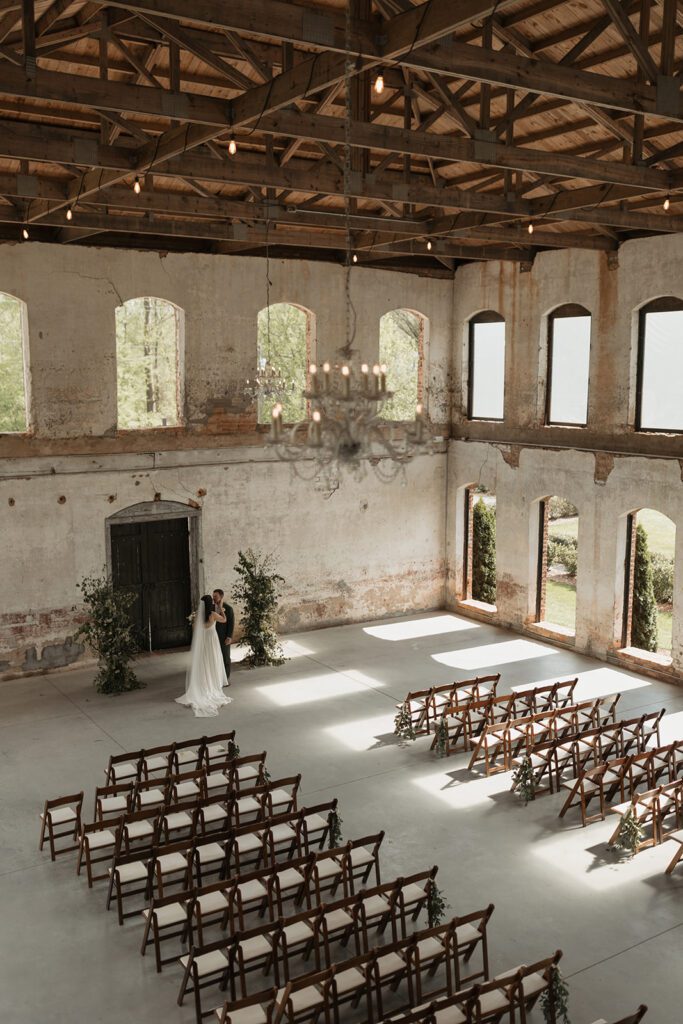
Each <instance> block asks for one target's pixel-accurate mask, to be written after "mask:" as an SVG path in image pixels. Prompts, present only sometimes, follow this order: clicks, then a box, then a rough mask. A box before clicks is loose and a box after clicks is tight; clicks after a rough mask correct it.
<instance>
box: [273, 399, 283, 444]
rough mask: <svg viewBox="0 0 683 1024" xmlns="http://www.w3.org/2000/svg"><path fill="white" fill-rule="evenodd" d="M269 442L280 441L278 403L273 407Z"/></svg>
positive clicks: (280, 412) (280, 419) (280, 416)
mask: <svg viewBox="0 0 683 1024" xmlns="http://www.w3.org/2000/svg"><path fill="white" fill-rule="evenodd" d="M270 439H271V441H281V440H282V406H281V405H280V404H279V403H278V404H277V405H274V406H273V414H272V420H271V423H270Z"/></svg>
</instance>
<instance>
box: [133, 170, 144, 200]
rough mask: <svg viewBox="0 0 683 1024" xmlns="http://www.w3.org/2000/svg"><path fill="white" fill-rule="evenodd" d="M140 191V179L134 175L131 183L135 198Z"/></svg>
mask: <svg viewBox="0 0 683 1024" xmlns="http://www.w3.org/2000/svg"><path fill="white" fill-rule="evenodd" d="M141 191H142V185H141V184H140V179H139V177H138V176H137V174H136V175H135V181H134V182H133V192H135V195H136V196H139V195H140V193H141Z"/></svg>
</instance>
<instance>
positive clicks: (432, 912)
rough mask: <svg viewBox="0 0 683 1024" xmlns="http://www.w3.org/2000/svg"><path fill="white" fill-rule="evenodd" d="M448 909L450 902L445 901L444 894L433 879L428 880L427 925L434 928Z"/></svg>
mask: <svg viewBox="0 0 683 1024" xmlns="http://www.w3.org/2000/svg"><path fill="white" fill-rule="evenodd" d="M449 909H450V903H447V902H446V899H445V897H444V894H443V893H442V892H441V889H439V887H438V885H437V884H436V882H435V881H434V879H433V878H432V879H430V881H429V892H428V893H427V917H428V920H429V927H430V928H436V926H437V925H439V924H441V922H442V921H443V919H444V917H445V916H446V911H447V910H449Z"/></svg>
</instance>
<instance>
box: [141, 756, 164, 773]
mask: <svg viewBox="0 0 683 1024" xmlns="http://www.w3.org/2000/svg"><path fill="white" fill-rule="evenodd" d="M145 767H146V768H147V771H148V772H160V771H163V770H164V769H165V768H168V758H166V757H146V758H145Z"/></svg>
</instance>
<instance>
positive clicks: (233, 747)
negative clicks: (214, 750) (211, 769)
mask: <svg viewBox="0 0 683 1024" xmlns="http://www.w3.org/2000/svg"><path fill="white" fill-rule="evenodd" d="M228 752H229V756H230V757H239V756H240V745H239V743H238V742H237V740H230V741H229V744H228Z"/></svg>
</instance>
